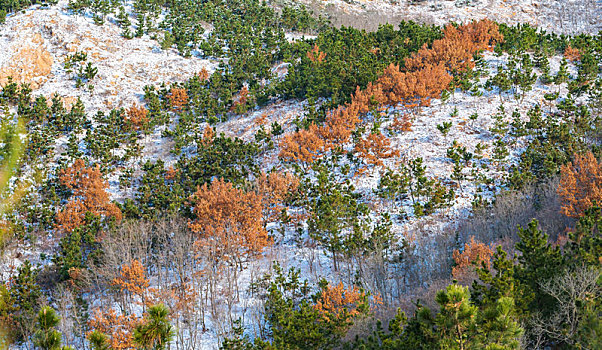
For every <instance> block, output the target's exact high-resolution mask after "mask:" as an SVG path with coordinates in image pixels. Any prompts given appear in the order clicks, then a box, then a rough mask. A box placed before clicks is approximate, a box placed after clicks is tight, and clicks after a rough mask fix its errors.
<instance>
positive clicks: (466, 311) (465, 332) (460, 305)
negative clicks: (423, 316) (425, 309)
mask: <svg viewBox="0 0 602 350" xmlns="http://www.w3.org/2000/svg"><path fill="white" fill-rule="evenodd" d="M435 301H436V302H437V304H439V306H440V310H439V314H437V317H436V321H435V322H436V324H437V326H438V327H439V329H440V330H441V345H442V346H443V348H445V349H459V350H465V349H468V348H470V346H471V344H472V343H473V341H474V337H475V334H476V325H477V324H476V316H477V312H478V309H477V307H476V306H474V305H472V304H471V302H470V292H469V291H468V287H462V286H460V285H458V284H450V285H449V286H447V288H445V290H440V291H439V292H437V295H436V297H435Z"/></svg>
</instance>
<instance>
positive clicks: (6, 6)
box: [0, 0, 57, 24]
mask: <svg viewBox="0 0 602 350" xmlns="http://www.w3.org/2000/svg"><path fill="white" fill-rule="evenodd" d="M56 2H57V1H56V0H48V1H45V0H1V1H0V11H1V12H3V13H4V15H5V16H6V14H7V13H11V12H16V11H19V10H22V9H24V8H27V7H29V6H31V5H35V4H56ZM2 23H3V18H2V16H0V24H2Z"/></svg>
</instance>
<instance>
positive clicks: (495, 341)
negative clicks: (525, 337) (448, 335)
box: [475, 297, 523, 350]
mask: <svg viewBox="0 0 602 350" xmlns="http://www.w3.org/2000/svg"><path fill="white" fill-rule="evenodd" d="M478 327H479V332H480V334H479V335H478V336H477V339H476V341H475V345H476V348H481V349H487V350H518V349H520V343H519V340H520V337H521V335H522V333H523V329H522V328H521V327H520V324H519V323H518V321H517V319H516V316H515V312H514V299H512V298H510V297H501V298H499V299H498V300H496V302H495V303H494V304H492V305H491V306H488V307H487V308H486V309H485V310H484V311H483V312H481V313H480V314H479V325H478Z"/></svg>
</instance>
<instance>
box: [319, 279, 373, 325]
mask: <svg viewBox="0 0 602 350" xmlns="http://www.w3.org/2000/svg"><path fill="white" fill-rule="evenodd" d="M365 300H366V294H365V293H364V292H363V291H360V290H359V289H358V288H357V287H356V286H353V287H351V288H345V286H344V285H343V283H342V282H339V284H337V285H335V286H331V285H328V286H326V288H324V289H323V290H322V293H321V295H320V299H318V301H317V302H316V304H315V305H314V308H315V309H316V310H317V311H318V312H319V313H320V315H321V316H322V318H323V319H324V320H325V321H326V322H335V323H336V325H340V326H341V327H348V326H349V324H351V323H352V321H353V319H354V318H355V317H356V316H358V315H359V314H360V310H359V308H360V306H361V304H362V303H364V302H365Z"/></svg>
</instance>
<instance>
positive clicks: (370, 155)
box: [354, 133, 399, 166]
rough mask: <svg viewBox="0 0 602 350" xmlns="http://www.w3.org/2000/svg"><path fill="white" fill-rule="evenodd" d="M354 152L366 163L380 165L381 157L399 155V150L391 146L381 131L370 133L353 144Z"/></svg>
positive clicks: (381, 163) (386, 157) (381, 162)
mask: <svg viewBox="0 0 602 350" xmlns="http://www.w3.org/2000/svg"><path fill="white" fill-rule="evenodd" d="M354 151H355V152H357V153H359V157H360V158H362V159H363V160H364V161H365V162H366V163H368V164H371V165H373V166H382V165H383V159H388V158H392V157H395V156H399V151H398V150H394V149H392V148H391V141H390V140H389V138H388V137H386V136H385V135H383V134H381V133H370V135H368V137H366V138H362V139H360V140H359V141H358V143H357V144H356V145H355V149H354Z"/></svg>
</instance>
